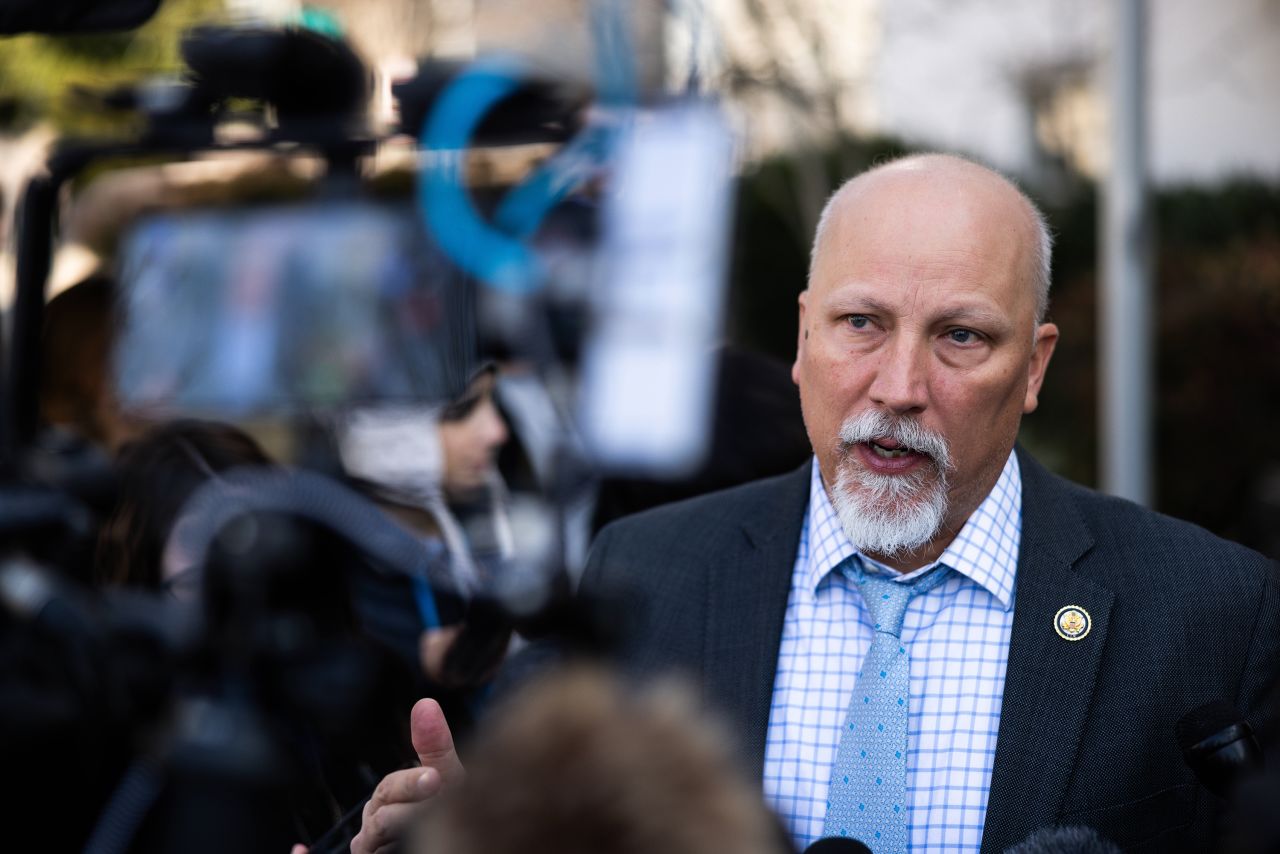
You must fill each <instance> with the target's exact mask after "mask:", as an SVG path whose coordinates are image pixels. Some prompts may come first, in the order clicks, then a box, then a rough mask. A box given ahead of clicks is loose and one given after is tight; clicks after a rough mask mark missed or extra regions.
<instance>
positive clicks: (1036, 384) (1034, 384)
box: [1022, 323, 1058, 414]
mask: <svg viewBox="0 0 1280 854" xmlns="http://www.w3.org/2000/svg"><path fill="white" fill-rule="evenodd" d="M1057 346H1058V327H1057V326H1056V325H1054V324H1052V323H1042V324H1040V328H1039V329H1037V330H1036V340H1035V343H1034V344H1032V345H1031V368H1030V370H1029V371H1028V372H1027V396H1026V398H1025V399H1024V400H1023V402H1022V412H1023V414H1026V413H1030V412H1035V409H1036V407H1037V406H1039V405H1040V386H1041V385H1043V384H1044V374H1045V371H1047V370H1049V360H1050V359H1052V358H1053V348H1054V347H1057Z"/></svg>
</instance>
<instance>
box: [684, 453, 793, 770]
mask: <svg viewBox="0 0 1280 854" xmlns="http://www.w3.org/2000/svg"><path fill="white" fill-rule="evenodd" d="M809 476H810V464H809V463H806V464H805V465H804V466H802V467H801V469H800V470H797V471H796V472H794V473H792V474H790V475H786V476H785V477H783V478H781V479H779V481H778V482H777V488H776V489H775V490H772V491H771V492H769V493H767V495H762V496H758V497H759V499H760V500H758V501H757V502H756V503H754V504H752V505H749V506H747V507H744V508H743V512H742V515H741V520H742V526H741V530H735V531H733V533H732V535H731V536H730V537H728V538H726V543H725V544H724V548H723V550H722V551H723V558H722V559H718V560H717V561H715V563H714V565H713V568H712V571H711V572H710V573H709V574H708V589H707V609H706V613H707V614H708V615H709V619H708V620H707V623H706V638H705V657H704V659H703V661H705V662H706V667H705V669H704V674H705V678H706V680H707V690H708V693H709V695H710V696H711V697H712V698H714V700H715V702H716V703H717V704H718V705H719V706H720V707H721V708H722V709H723V710H724V711H725V712H726V713H727V714H729V715H732V716H733V717H734V718H735V719H736V722H737V723H738V727H737V731H738V732H740V733H741V734H742V738H743V743H742V745H741V746H742V749H743V756H744V758H745V759H746V762H747V769H746V770H748V771H750V772H751V773H752V774H753V775H754V778H755V779H761V778H762V777H763V773H764V749H765V738H766V736H767V734H768V729H769V709H770V707H771V706H772V703H773V680H774V676H775V673H776V671H777V667H778V648H779V645H780V644H781V641H782V624H783V619H784V618H785V616H786V610H787V598H788V596H789V594H790V591H791V574H792V568H793V567H794V565H795V559H796V547H797V545H798V544H799V541H800V527H801V525H802V524H803V523H804V518H805V510H806V508H807V506H808V498H809Z"/></svg>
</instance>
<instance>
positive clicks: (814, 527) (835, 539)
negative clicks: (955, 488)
mask: <svg viewBox="0 0 1280 854" xmlns="http://www.w3.org/2000/svg"><path fill="white" fill-rule="evenodd" d="M805 532H806V535H807V536H806V539H807V545H808V550H809V562H808V563H809V565H808V568H807V570H806V575H805V578H804V586H805V588H806V589H807V590H809V591H810V592H814V591H816V590H817V589H818V584H819V583H821V581H822V580H823V579H824V578H825V577H826V576H827V575H828V574H829V573H830V572H831V571H832V570H834V569H835V568H836V567H837V566H838V565H839V564H840V563H841V562H843V561H844V560H845V559H847V558H848V557H850V556H851V555H855V554H856V555H858V556H859V557H862V559H863V560H864V561H867V562H868V563H869V564H872V565H876V566H878V564H876V562H875V561H873V560H871V559H870V558H868V557H866V556H865V555H863V554H862V553H861V552H859V551H858V549H857V547H855V546H854V544H853V543H852V542H850V541H849V537H848V535H847V534H845V532H844V529H843V528H842V527H841V526H840V519H839V517H838V516H836V511H835V508H834V507H833V506H832V505H831V499H830V498H829V497H828V496H827V490H826V489H825V488H824V487H823V485H822V474H821V473H820V472H819V471H818V461H817V459H816V458H815V459H814V461H813V465H812V468H811V475H810V478H809V512H808V521H807V523H806V531H805ZM1021 541H1022V471H1021V469H1020V468H1019V466H1018V456H1017V454H1015V453H1013V452H1010V454H1009V458H1008V459H1007V460H1006V461H1005V464H1004V468H1003V469H1001V471H1000V476H999V477H998V478H997V479H996V484H995V486H993V487H992V488H991V492H989V493H987V497H986V498H984V499H983V500H982V503H981V504H979V505H978V509H977V510H975V511H973V514H972V515H971V516H970V517H969V519H968V520H967V521H966V522H965V524H964V527H963V528H961V529H960V533H959V534H957V535H956V538H955V539H954V540H952V541H951V544H950V545H949V546H947V548H946V551H944V552H943V553H942V554H941V555H940V556H939V557H938V560H937V561H936V562H935V563H933V564H930V565H929V566H927V567H921V568H920V569H918V570H916V571H915V572H911V573H908V574H906V575H903V576H901V579H902V580H904V581H906V580H910V579H912V578H915V577H916V576H917V575H920V574H922V573H923V572H925V571H926V570H928V569H931V568H932V567H934V566H936V565H937V564H939V563H944V564H946V565H947V566H949V567H951V568H952V569H954V570H955V571H956V572H958V573H960V574H961V575H964V576H967V577H968V578H971V579H972V580H973V581H975V582H976V583H977V584H979V585H980V586H982V587H983V588H985V589H986V590H987V591H989V592H990V593H991V595H992V596H994V597H995V598H996V599H997V600H998V601H999V602H1000V604H1001V605H1003V606H1004V609H1005V610H1006V611H1007V610H1009V609H1010V608H1012V607H1013V582H1014V577H1015V575H1016V574H1017V568H1018V549H1019V547H1020V545H1021Z"/></svg>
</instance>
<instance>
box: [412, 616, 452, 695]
mask: <svg viewBox="0 0 1280 854" xmlns="http://www.w3.org/2000/svg"><path fill="white" fill-rule="evenodd" d="M460 631H462V626H446V627H445V628H443V629H429V630H427V631H425V632H423V633H422V637H421V638H419V640H418V659H419V661H421V663H422V670H423V672H424V673H426V674H427V678H428V679H430V680H431V681H432V682H435V683H437V684H441V683H443V682H444V678H445V676H444V658H445V656H446V655H447V654H448V653H449V648H450V647H451V646H453V642H454V641H455V640H457V639H458V633H459V632H460Z"/></svg>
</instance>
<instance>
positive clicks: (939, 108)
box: [873, 0, 1280, 183]
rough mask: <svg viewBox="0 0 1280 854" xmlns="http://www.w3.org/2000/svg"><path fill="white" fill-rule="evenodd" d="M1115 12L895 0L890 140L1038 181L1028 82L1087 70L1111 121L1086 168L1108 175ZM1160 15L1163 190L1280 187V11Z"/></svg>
mask: <svg viewBox="0 0 1280 854" xmlns="http://www.w3.org/2000/svg"><path fill="white" fill-rule="evenodd" d="M1107 3H1108V0H1018V2H998V0H952V2H943V0H881V16H882V21H883V37H882V41H881V44H880V48H881V49H880V52H879V55H878V57H877V58H876V60H875V73H874V75H873V81H874V82H873V88H874V98H875V103H876V111H875V115H876V116H877V118H878V129H879V130H882V131H884V132H887V133H892V134H897V135H900V136H903V137H905V138H907V139H909V140H912V141H915V142H917V143H923V144H926V145H932V146H937V147H940V148H946V149H955V150H960V151H967V152H969V153H972V154H974V155H976V156H978V157H981V158H983V159H986V160H989V161H990V162H992V163H993V164H995V165H996V166H998V167H1000V168H1002V169H1005V170H1008V171H1011V172H1014V173H1016V174H1027V173H1029V172H1030V171H1032V169H1033V166H1034V163H1035V148H1034V144H1033V140H1034V136H1033V129H1032V123H1031V119H1030V118H1029V110H1028V108H1027V100H1026V97H1025V91H1026V90H1025V88H1024V85H1023V81H1025V80H1026V79H1027V75H1028V74H1029V73H1030V72H1034V71H1035V70H1036V69H1045V68H1052V67H1055V66H1057V65H1060V64H1065V65H1067V66H1075V67H1077V68H1079V67H1083V68H1085V69H1086V74H1085V77H1086V79H1085V81H1084V85H1085V87H1086V88H1087V89H1088V90H1091V92H1092V100H1093V101H1094V106H1095V108H1096V109H1097V110H1098V112H1099V115H1100V116H1101V117H1102V121H1099V122H1095V123H1094V126H1093V127H1091V128H1089V129H1088V132H1087V133H1085V134H1084V136H1085V137H1086V138H1084V139H1082V140H1081V141H1080V145H1081V146H1082V147H1083V148H1084V149H1087V150H1086V151H1083V152H1082V157H1081V160H1082V161H1083V162H1084V163H1085V165H1086V168H1087V169H1088V168H1089V164H1092V165H1093V167H1095V168H1098V169H1102V168H1105V143H1106V137H1105V133H1106V130H1105V104H1106V94H1105V90H1104V88H1103V87H1104V86H1105V76H1104V75H1105V73H1106V55H1107V49H1108V40H1109V36H1108V29H1107V28H1108V24H1109V21H1108V15H1107V11H1108V10H1107ZM1148 7H1149V55H1148V68H1149V81H1148V82H1149V93H1150V111H1149V113H1148V120H1149V122H1150V124H1149V133H1150V135H1149V153H1150V158H1151V161H1150V162H1151V169H1152V174H1153V176H1154V178H1155V179H1156V181H1157V182H1160V183H1171V182H1180V181H1211V180H1216V179H1220V178H1222V177H1224V176H1226V175H1229V174H1233V173H1241V172H1245V173H1253V174H1260V175H1264V176H1270V177H1280V144H1277V142H1276V141H1277V140H1278V139H1280V97H1278V96H1277V92H1278V91H1280V0H1219V2H1216V3H1212V4H1210V3H1203V2H1199V0H1151V1H1150V2H1149V4H1148ZM1084 124H1089V123H1088V122H1087V121H1085V122H1084Z"/></svg>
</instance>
